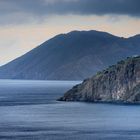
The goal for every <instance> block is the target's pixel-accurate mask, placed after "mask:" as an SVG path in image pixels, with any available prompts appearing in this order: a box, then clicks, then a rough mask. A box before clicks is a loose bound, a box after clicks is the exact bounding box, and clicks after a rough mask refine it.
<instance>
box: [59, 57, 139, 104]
mask: <svg viewBox="0 0 140 140" xmlns="http://www.w3.org/2000/svg"><path fill="white" fill-rule="evenodd" d="M59 100H61V101H89V102H98V101H100V102H140V57H134V58H128V59H126V60H125V61H120V62H118V63H117V65H113V66H111V67H109V68H108V69H106V70H104V71H102V72H99V73H97V74H96V75H95V76H93V77H92V78H89V79H87V80H84V82H83V83H82V84H80V85H76V86H75V87H73V88H72V89H71V90H69V91H68V92H67V93H66V94H65V95H64V96H63V97H62V98H60V99H59Z"/></svg>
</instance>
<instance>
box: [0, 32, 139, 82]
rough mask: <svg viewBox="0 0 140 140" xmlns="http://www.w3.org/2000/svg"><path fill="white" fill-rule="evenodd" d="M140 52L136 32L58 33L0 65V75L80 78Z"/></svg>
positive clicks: (32, 77) (56, 78)
mask: <svg viewBox="0 0 140 140" xmlns="http://www.w3.org/2000/svg"><path fill="white" fill-rule="evenodd" d="M139 54H140V36H139V35H137V36H134V37H131V38H128V39H126V38H120V37H116V36H114V35H111V34H109V33H105V32H99V31H73V32H70V33H68V34H60V35H57V36H55V37H54V38H52V39H50V40H48V41H46V42H44V43H43V44H41V45H40V46H38V47H37V48H35V49H33V50H32V51H30V52H29V53H27V54H25V55H23V56H21V57H20V58H17V59H16V60H14V61H12V62H10V63H8V64H6V65H4V66H2V67H0V78H1V79H48V80H83V79H84V78H87V77H90V76H92V75H93V74H95V73H96V72H97V71H100V70H102V69H104V68H106V67H107V66H109V65H112V64H114V63H116V62H117V61H118V60H121V59H124V58H126V57H127V56H132V55H139Z"/></svg>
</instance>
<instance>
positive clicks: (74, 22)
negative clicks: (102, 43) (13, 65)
mask: <svg viewBox="0 0 140 140" xmlns="http://www.w3.org/2000/svg"><path fill="white" fill-rule="evenodd" d="M139 7H140V0H0V65H4V64H6V63H7V62H9V61H11V60H13V59H15V58H17V57H19V56H21V55H23V54H25V53H26V52H28V51H30V50H31V49H33V48H35V47H37V46H39V45H40V44H41V43H43V42H45V41H46V40H48V39H50V38H52V37H53V36H55V35H57V34H60V33H67V32H70V31H72V30H98V31H106V32H109V33H112V34H114V35H117V36H121V37H130V36H134V35H136V34H140V8H139Z"/></svg>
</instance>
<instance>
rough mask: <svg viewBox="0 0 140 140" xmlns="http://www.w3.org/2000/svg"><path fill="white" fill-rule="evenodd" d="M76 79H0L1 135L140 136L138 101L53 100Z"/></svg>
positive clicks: (87, 139) (27, 139) (126, 139)
mask: <svg viewBox="0 0 140 140" xmlns="http://www.w3.org/2000/svg"><path fill="white" fill-rule="evenodd" d="M77 83H79V82H77V81H76V82H72V81H71V82H69V81H67V82H66V81H17V80H13V81H12V80H0V139H3V140H140V105H113V104H92V103H74V102H57V101H56V99H57V98H58V97H60V96H62V95H63V94H64V92H65V91H67V90H68V89H70V88H71V87H72V86H73V85H75V84H77Z"/></svg>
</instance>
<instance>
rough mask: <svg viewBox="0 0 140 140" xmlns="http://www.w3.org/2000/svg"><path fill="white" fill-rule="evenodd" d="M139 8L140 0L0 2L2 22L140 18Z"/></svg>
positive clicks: (0, 0)
mask: <svg viewBox="0 0 140 140" xmlns="http://www.w3.org/2000/svg"><path fill="white" fill-rule="evenodd" d="M139 7H140V0H0V16H1V19H0V22H4V21H5V20H6V19H7V21H8V22H10V21H12V19H13V21H16V20H18V18H19V19H20V20H21V21H22V19H24V18H25V19H26V18H27V19H30V18H36V17H44V16H48V15H51V14H57V15H63V14H79V15H83V14H84V15H92V14H93V15H107V14H117V15H128V16H134V17H138V18H139V17H140V8H139ZM8 18H9V20H8Z"/></svg>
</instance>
